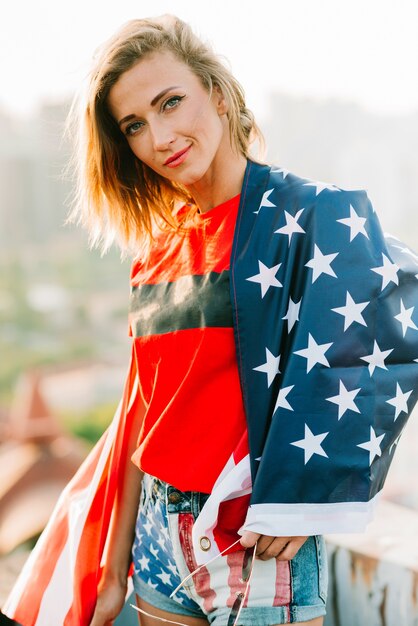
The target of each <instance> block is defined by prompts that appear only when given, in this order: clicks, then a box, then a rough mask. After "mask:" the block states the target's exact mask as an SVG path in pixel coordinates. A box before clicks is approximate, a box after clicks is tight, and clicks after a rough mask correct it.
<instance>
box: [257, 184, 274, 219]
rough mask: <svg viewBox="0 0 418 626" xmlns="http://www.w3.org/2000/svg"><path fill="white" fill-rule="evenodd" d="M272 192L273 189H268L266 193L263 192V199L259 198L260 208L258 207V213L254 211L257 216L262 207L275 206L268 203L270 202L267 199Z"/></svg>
mask: <svg viewBox="0 0 418 626" xmlns="http://www.w3.org/2000/svg"><path fill="white" fill-rule="evenodd" d="M273 191H274V188H273V189H269V190H268V191H265V192H264V193H263V197H262V198H261V202H260V206H259V207H258V211H254V213H255V214H256V215H257V213H260V211H261V209H262V208H263V207H275V206H276V205H275V204H273V202H270V200H269V199H268V198H269V196H270V194H271V193H272V192H273Z"/></svg>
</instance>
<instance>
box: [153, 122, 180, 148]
mask: <svg viewBox="0 0 418 626" xmlns="http://www.w3.org/2000/svg"><path fill="white" fill-rule="evenodd" d="M150 131H151V138H152V145H153V147H154V150H158V151H163V150H167V149H168V148H169V147H170V144H172V143H173V141H174V139H175V137H174V133H173V131H172V129H171V128H170V126H169V125H168V124H163V123H161V122H155V123H154V124H152V125H151V124H150Z"/></svg>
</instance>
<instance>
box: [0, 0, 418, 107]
mask: <svg viewBox="0 0 418 626" xmlns="http://www.w3.org/2000/svg"><path fill="white" fill-rule="evenodd" d="M162 13H175V14H177V15H178V16H179V17H181V18H182V19H185V20H186V21H188V22H190V24H191V25H192V26H193V28H194V30H195V31H196V32H197V33H198V34H199V35H200V36H201V37H202V38H204V39H205V40H208V41H210V42H211V43H212V44H213V46H214V48H215V50H216V51H217V52H218V53H220V54H222V55H224V56H225V57H226V58H227V59H228V61H229V63H230V65H231V67H232V70H233V72H234V74H235V76H236V77H237V78H238V80H240V82H241V83H242V84H243V86H244V88H245V91H246V93H247V103H248V105H249V106H250V108H252V109H253V110H254V112H255V113H256V115H257V114H258V115H260V116H263V115H264V114H266V112H267V110H268V106H267V102H268V94H269V93H270V92H272V91H281V92H286V93H290V94H296V95H303V96H308V97H314V98H338V99H348V100H350V101H352V102H356V103H358V104H360V105H361V106H364V107H366V108H367V109H369V110H371V111H374V112H376V113H379V114H381V113H383V114H399V113H408V112H410V111H413V110H418V72H417V70H418V37H417V25H418V19H417V18H418V2H417V0H286V1H284V0H252V1H250V0H209V1H206V2H203V0H202V1H200V2H199V1H196V0H152V1H150V0H142V1H139V0H136V1H133V0H118V1H117V2H112V3H111V2H106V0H83V1H80V0H71V2H68V1H66V2H63V1H62V0H37V1H36V2H33V1H32V0H21V2H12V3H7V9H3V11H2V20H1V23H0V76H1V85H2V86H1V90H0V108H1V109H3V110H6V111H8V112H12V113H14V114H15V115H19V116H23V117H26V116H30V115H31V113H32V112H33V111H34V110H36V107H38V106H39V104H40V103H41V102H42V101H48V100H49V101H53V102H57V101H58V102H59V101H60V100H62V99H64V98H65V97H68V96H70V95H72V94H73V92H74V91H75V90H76V89H77V87H78V86H79V85H80V83H81V82H82V80H83V78H84V76H85V75H86V74H87V72H88V68H89V63H90V59H91V57H92V55H93V53H94V50H95V48H96V47H97V46H98V45H99V44H100V43H102V41H104V40H105V39H107V38H108V37H109V36H110V35H112V33H113V32H114V31H115V30H116V29H117V28H118V27H119V26H120V25H122V24H123V23H124V22H126V21H128V20H130V19H134V18H138V17H147V16H152V15H159V14H162Z"/></svg>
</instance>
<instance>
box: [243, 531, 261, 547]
mask: <svg viewBox="0 0 418 626" xmlns="http://www.w3.org/2000/svg"><path fill="white" fill-rule="evenodd" d="M260 537H261V535H260V534H259V533H253V532H252V531H251V530H244V532H243V534H242V537H241V541H240V543H241V545H242V547H243V548H252V547H253V546H255V544H256V543H257V541H258V539H259V538H260Z"/></svg>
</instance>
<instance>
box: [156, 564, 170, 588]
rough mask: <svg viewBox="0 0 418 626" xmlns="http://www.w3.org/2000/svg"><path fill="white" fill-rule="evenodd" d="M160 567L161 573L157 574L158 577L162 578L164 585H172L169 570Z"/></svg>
mask: <svg viewBox="0 0 418 626" xmlns="http://www.w3.org/2000/svg"><path fill="white" fill-rule="evenodd" d="M160 569H161V574H157V578H160V579H161V582H162V583H163V584H164V585H171V575H170V574H167V572H165V571H164V570H163V569H162V568H160Z"/></svg>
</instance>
